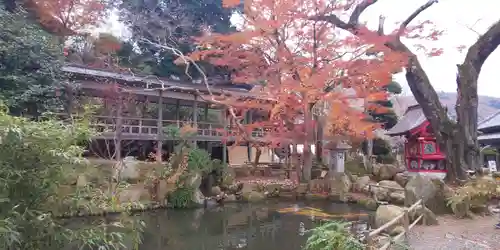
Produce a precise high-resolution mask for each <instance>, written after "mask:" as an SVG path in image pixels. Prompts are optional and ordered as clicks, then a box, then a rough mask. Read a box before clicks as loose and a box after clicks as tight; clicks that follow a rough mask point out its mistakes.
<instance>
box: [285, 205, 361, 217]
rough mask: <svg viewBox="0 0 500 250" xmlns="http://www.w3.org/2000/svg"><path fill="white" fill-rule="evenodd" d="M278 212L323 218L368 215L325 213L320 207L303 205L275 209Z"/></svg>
mask: <svg viewBox="0 0 500 250" xmlns="http://www.w3.org/2000/svg"><path fill="white" fill-rule="evenodd" d="M277 212H278V213H283V214H295V215H304V216H312V217H318V218H323V219H335V218H344V219H348V218H357V217H361V216H368V214H366V213H356V214H353V213H347V214H329V213H325V212H324V211H323V210H321V209H317V208H312V207H305V208H295V207H291V208H282V209H279V210H278V211H277Z"/></svg>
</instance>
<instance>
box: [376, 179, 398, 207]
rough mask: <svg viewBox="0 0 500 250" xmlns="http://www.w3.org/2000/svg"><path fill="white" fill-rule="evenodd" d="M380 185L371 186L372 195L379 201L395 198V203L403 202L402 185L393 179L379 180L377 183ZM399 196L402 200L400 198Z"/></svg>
mask: <svg viewBox="0 0 500 250" xmlns="http://www.w3.org/2000/svg"><path fill="white" fill-rule="evenodd" d="M377 185H378V186H380V187H374V186H372V187H371V190H372V192H373V195H374V196H375V197H376V198H377V200H379V201H392V202H394V200H396V202H395V203H398V204H401V203H404V191H403V187H401V186H400V185H399V184H398V183H397V182H395V181H380V182H379V183H378V184H377ZM386 187H388V188H386ZM401 197H403V198H402V200H401Z"/></svg>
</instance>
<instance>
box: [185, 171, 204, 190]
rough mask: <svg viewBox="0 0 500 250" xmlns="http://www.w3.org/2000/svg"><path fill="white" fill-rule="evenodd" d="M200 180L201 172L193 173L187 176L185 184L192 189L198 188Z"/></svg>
mask: <svg viewBox="0 0 500 250" xmlns="http://www.w3.org/2000/svg"><path fill="white" fill-rule="evenodd" d="M201 180H202V176H201V174H199V173H195V174H193V175H191V176H189V177H188V178H187V180H186V185H187V186H188V187H190V188H192V189H199V188H200V186H201Z"/></svg>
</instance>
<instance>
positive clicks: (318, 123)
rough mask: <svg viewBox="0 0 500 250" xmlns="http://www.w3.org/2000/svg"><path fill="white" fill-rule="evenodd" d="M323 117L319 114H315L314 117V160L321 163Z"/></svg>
mask: <svg viewBox="0 0 500 250" xmlns="http://www.w3.org/2000/svg"><path fill="white" fill-rule="evenodd" d="M323 122H324V121H323V119H322V118H321V117H320V116H317V119H316V145H315V147H316V161H317V162H318V163H323V137H324V131H323V128H324V126H323Z"/></svg>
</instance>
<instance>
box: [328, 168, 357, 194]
mask: <svg viewBox="0 0 500 250" xmlns="http://www.w3.org/2000/svg"><path fill="white" fill-rule="evenodd" d="M330 187H331V190H330V195H332V196H334V197H338V200H341V201H343V200H345V199H346V198H347V196H346V195H347V193H349V191H350V190H351V188H352V183H351V179H350V178H349V176H347V174H345V173H335V174H333V176H332V182H331V185H330Z"/></svg>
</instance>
